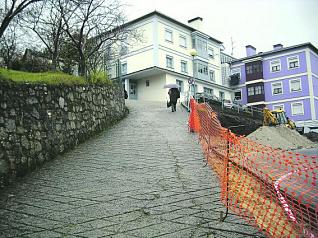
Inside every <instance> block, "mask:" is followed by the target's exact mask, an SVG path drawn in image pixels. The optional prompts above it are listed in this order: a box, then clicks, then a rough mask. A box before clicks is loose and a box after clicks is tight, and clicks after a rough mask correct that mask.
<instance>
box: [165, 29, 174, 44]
mask: <svg viewBox="0 0 318 238" xmlns="http://www.w3.org/2000/svg"><path fill="white" fill-rule="evenodd" d="M165 39H166V41H169V42H173V34H172V30H169V29H166V31H165Z"/></svg>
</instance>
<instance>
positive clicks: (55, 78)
mask: <svg viewBox="0 0 318 238" xmlns="http://www.w3.org/2000/svg"><path fill="white" fill-rule="evenodd" d="M0 79H2V80H8V81H13V82H16V83H25V82H28V83H34V84H37V83H45V84H52V85H55V84H66V85H74V84H87V81H86V80H85V79H84V78H83V77H79V76H73V75H69V74H65V73H61V72H43V73H30V72H23V71H15V70H7V69H4V68H0ZM107 81H108V80H105V81H104V82H99V83H107ZM108 83H109V81H108Z"/></svg>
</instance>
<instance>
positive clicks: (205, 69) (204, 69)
mask: <svg viewBox="0 0 318 238" xmlns="http://www.w3.org/2000/svg"><path fill="white" fill-rule="evenodd" d="M198 72H199V73H200V74H205V75H208V66H207V65H203V64H200V63H198Z"/></svg>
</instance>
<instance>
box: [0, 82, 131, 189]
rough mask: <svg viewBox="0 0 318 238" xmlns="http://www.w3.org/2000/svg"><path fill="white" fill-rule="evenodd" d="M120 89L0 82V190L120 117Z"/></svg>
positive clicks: (122, 115) (122, 100)
mask: <svg viewBox="0 0 318 238" xmlns="http://www.w3.org/2000/svg"><path fill="white" fill-rule="evenodd" d="M125 113H126V108H125V102H124V96H123V91H122V88H121V85H117V84H114V85H104V86H98V85H86V86H65V85H59V86H52V85H31V84H11V83H10V84H8V83H6V82H0V186H1V184H3V183H4V182H5V181H6V180H7V179H10V177H13V176H16V175H22V174H24V173H26V172H27V171H29V170H30V169H33V168H35V167H37V166H38V165H41V164H43V162H45V161H48V160H50V159H52V158H54V157H56V155H58V154H60V153H63V152H65V151H67V150H69V149H71V148H73V147H75V146H76V145H78V144H79V143H80V142H82V141H84V140H86V139H87V138H88V137H90V136H92V135H93V134H96V133H97V132H99V131H102V130H104V129H105V128H107V127H108V126H110V125H111V124H113V123H114V122H116V121H118V120H120V119H121V118H123V117H124V116H125Z"/></svg>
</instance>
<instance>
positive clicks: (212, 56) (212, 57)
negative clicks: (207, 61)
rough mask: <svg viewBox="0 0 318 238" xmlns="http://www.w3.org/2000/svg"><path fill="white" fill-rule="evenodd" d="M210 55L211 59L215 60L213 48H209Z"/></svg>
mask: <svg viewBox="0 0 318 238" xmlns="http://www.w3.org/2000/svg"><path fill="white" fill-rule="evenodd" d="M208 54H209V57H210V58H211V59H214V49H213V48H211V47H209V48H208Z"/></svg>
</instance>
